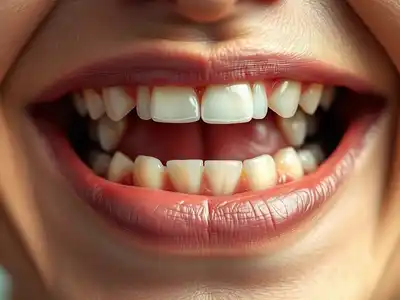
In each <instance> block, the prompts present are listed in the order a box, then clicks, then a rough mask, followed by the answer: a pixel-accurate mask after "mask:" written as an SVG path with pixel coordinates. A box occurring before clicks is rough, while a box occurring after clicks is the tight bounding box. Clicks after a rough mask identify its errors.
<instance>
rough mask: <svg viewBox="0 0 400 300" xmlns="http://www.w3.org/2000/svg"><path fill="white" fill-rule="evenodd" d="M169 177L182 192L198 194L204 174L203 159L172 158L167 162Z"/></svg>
mask: <svg viewBox="0 0 400 300" xmlns="http://www.w3.org/2000/svg"><path fill="white" fill-rule="evenodd" d="M167 171H168V174H169V179H170V180H171V183H172V185H173V186H174V188H175V189H176V190H177V191H178V192H180V193H187V194H198V193H199V192H200V187H201V180H202V176H203V161H202V160H170V161H168V162H167Z"/></svg>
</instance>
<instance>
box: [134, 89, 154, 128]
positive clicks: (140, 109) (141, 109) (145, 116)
mask: <svg viewBox="0 0 400 300" xmlns="http://www.w3.org/2000/svg"><path fill="white" fill-rule="evenodd" d="M136 101H137V107H136V111H137V114H138V116H139V118H140V119H142V120H146V121H148V120H151V111H150V106H151V94H150V88H148V87H147V86H139V87H138V89H137V97H136Z"/></svg>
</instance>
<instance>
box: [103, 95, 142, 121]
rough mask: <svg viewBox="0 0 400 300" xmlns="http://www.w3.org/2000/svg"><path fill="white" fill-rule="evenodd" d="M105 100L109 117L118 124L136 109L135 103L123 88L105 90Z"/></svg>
mask: <svg viewBox="0 0 400 300" xmlns="http://www.w3.org/2000/svg"><path fill="white" fill-rule="evenodd" d="M103 100H104V106H105V109H106V113H107V115H108V117H109V118H110V119H111V120H113V121H115V122H117V121H119V120H121V119H122V118H123V117H125V116H126V115H127V114H129V113H130V111H131V110H132V109H133V108H134V107H135V101H134V99H132V98H131V97H130V96H129V95H128V94H127V93H126V92H125V90H124V89H123V88H122V87H110V88H105V89H103Z"/></svg>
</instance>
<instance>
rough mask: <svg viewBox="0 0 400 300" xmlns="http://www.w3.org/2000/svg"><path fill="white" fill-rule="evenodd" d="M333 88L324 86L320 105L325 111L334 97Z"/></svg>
mask: <svg viewBox="0 0 400 300" xmlns="http://www.w3.org/2000/svg"><path fill="white" fill-rule="evenodd" d="M335 92H336V90H335V88H334V87H325V89H324V91H323V93H322V96H321V102H320V105H321V107H322V109H323V110H325V111H327V110H329V108H330V107H331V105H332V102H333V99H334V98H335Z"/></svg>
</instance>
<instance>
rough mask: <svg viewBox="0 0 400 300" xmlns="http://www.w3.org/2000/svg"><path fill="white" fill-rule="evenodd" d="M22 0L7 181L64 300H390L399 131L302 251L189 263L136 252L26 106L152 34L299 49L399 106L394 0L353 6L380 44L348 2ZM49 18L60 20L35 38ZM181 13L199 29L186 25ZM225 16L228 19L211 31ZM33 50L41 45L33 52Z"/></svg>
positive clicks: (30, 249) (14, 208)
mask: <svg viewBox="0 0 400 300" xmlns="http://www.w3.org/2000/svg"><path fill="white" fill-rule="evenodd" d="M11 2H13V3H12V5H11ZM20 2H21V5H22V4H24V5H25V6H24V8H22V9H20V10H18V13H14V14H13V11H15V7H16V6H15V5H14V4H15V0H12V1H5V4H4V0H3V1H2V4H0V25H2V23H5V25H6V26H0V28H10V30H7V32H5V33H1V32H0V39H1V40H0V44H2V45H4V47H0V80H1V81H2V84H1V96H2V98H3V99H2V104H3V106H2V114H1V118H0V136H2V137H3V138H2V141H1V143H2V144H1V147H0V155H1V157H3V159H4V165H3V166H2V170H0V184H1V188H2V194H3V195H4V197H3V206H4V210H5V211H6V214H7V216H8V217H9V223H10V224H12V227H13V233H15V236H18V239H19V240H20V241H21V244H22V245H23V248H24V249H25V251H26V253H27V255H28V256H29V259H30V261H32V262H33V266H34V268H35V269H36V270H38V273H39V275H40V278H41V279H42V280H43V282H44V285H45V286H46V289H47V290H48V291H49V293H50V295H51V296H54V297H55V298H57V299H91V298H95V297H100V298H102V299H221V298H223V299H281V298H282V299H360V300H361V299H369V298H370V296H371V294H373V293H377V299H385V298H382V294H381V290H380V289H379V287H380V285H381V284H382V283H381V282H380V279H381V278H382V276H383V275H384V274H385V271H386V270H387V264H388V263H389V262H390V261H391V260H390V259H391V257H392V254H393V252H394V251H395V249H396V243H397V240H398V239H397V238H398V234H399V232H400V224H399V221H398V218H397V212H398V211H399V209H400V207H399V205H400V204H399V203H400V201H397V200H398V199H400V198H399V197H400V195H399V194H398V187H397V184H396V182H397V181H398V180H397V176H399V175H400V174H397V172H396V170H398V169H400V168H397V167H396V166H400V161H399V160H397V159H398V156H397V153H396V150H394V151H393V152H394V153H393V159H392V160H390V159H389V152H390V150H392V149H396V148H394V147H395V146H396V145H392V144H391V143H390V141H392V140H393V137H394V136H396V133H395V132H394V131H392V130H391V126H390V124H387V125H385V126H384V128H383V129H382V132H380V135H379V138H378V142H375V143H374V145H373V146H371V147H369V148H368V149H367V150H366V153H365V154H364V156H363V158H362V160H361V162H359V165H358V167H357V168H356V170H355V171H354V173H353V174H352V175H351V178H349V180H348V182H347V183H346V185H345V186H344V188H342V189H341V190H340V191H339V192H338V193H337V194H338V195H336V196H335V200H334V202H335V203H336V205H334V206H329V207H327V208H326V209H325V210H324V211H323V213H322V216H321V217H319V218H318V219H317V220H313V221H312V222H308V224H307V226H304V227H305V229H304V230H300V233H296V232H295V233H293V235H292V236H291V237H290V243H279V242H278V243H277V244H278V246H277V247H275V248H274V249H272V250H271V249H269V248H268V249H266V250H265V253H264V255H262V256H261V257H257V258H246V259H240V258H236V259H234V260H226V259H213V260H207V259H201V260H190V259H180V258H175V259H171V258H168V257H163V256H157V257H154V256H152V255H148V254H144V253H142V252H140V251H139V250H137V249H134V248H132V247H130V246H127V245H126V244H125V243H124V242H123V241H122V240H123V239H121V238H120V237H119V236H117V235H116V234H115V232H113V231H111V230H110V229H109V228H108V227H107V225H105V224H104V223H103V222H102V221H101V219H100V218H99V217H98V216H97V215H96V214H95V213H93V212H92V210H91V209H90V208H88V207H87V206H86V205H85V204H84V203H83V201H82V199H79V198H78V197H77V196H75V194H74V192H73V191H72V190H71V188H70V186H69V185H68V184H67V183H66V182H65V180H64V179H63V178H62V177H61V176H60V175H59V174H58V172H57V171H55V170H54V167H53V166H52V165H51V164H50V162H49V160H48V158H47V157H46V153H45V152H44V150H43V146H42V145H41V144H40V143H39V139H38V138H37V134H36V132H35V131H34V130H33V129H32V127H31V126H29V123H28V120H27V119H26V116H25V114H24V113H23V107H24V106H25V105H26V103H27V102H29V101H30V100H32V99H31V98H32V97H34V96H35V95H37V94H38V93H40V91H41V90H42V89H43V88H44V87H45V86H46V85H47V84H49V83H51V82H52V81H54V80H55V78H57V76H62V75H63V74H66V73H67V72H69V71H70V70H72V69H74V68H76V67H78V66H80V65H82V64H85V63H88V62H90V61H91V60H96V59H98V58H102V57H106V56H107V55H110V54H113V53H117V52H118V51H125V50H127V49H129V47H131V46H134V45H135V41H138V40H140V39H156V38H158V39H167V40H170V41H171V40H172V41H175V40H178V41H181V42H182V41H188V42H190V43H189V44H187V43H186V44H185V46H186V47H191V48H192V49H193V50H194V51H196V50H198V51H206V50H205V49H207V47H209V44H210V42H211V41H214V40H215V39H216V40H217V41H220V42H219V43H216V44H215V47H223V46H222V41H228V40H229V41H238V40H239V39H241V40H242V41H243V40H244V41H245V42H246V43H247V44H250V45H251V46H254V47H255V46H260V45H261V47H263V48H267V49H268V50H271V51H285V50H287V49H291V51H293V52H294V53H296V54H298V55H305V56H310V57H312V58H316V59H320V60H322V61H328V62H330V63H332V64H333V65H335V67H338V68H344V69H345V70H346V71H348V72H351V73H353V74H356V75H358V76H360V77H362V78H365V79H366V80H368V81H371V82H373V83H374V85H375V86H376V87H377V88H378V89H379V90H381V91H382V92H383V93H384V94H385V96H387V97H388V98H390V101H391V103H392V104H395V103H396V102H397V101H399V97H398V91H397V85H398V78H397V74H396V70H395V68H394V67H393V65H392V62H394V64H395V65H396V66H397V67H398V68H399V67H400V55H399V54H398V53H400V45H399V44H396V43H394V40H395V39H394V38H393V36H395V32H396V28H398V29H399V28H400V21H397V20H398V18H396V15H398V14H399V13H400V8H399V7H398V6H396V4H395V1H387V0H386V1H374V0H351V1H349V4H350V6H351V7H352V8H353V9H354V10H355V12H357V13H358V14H359V16H360V17H361V19H362V20H363V21H364V22H365V24H366V25H367V26H368V27H369V28H370V29H371V31H372V33H373V34H374V35H375V38H374V37H373V36H372V35H371V33H370V32H369V31H368V30H367V29H366V27H365V26H364V24H363V23H362V22H361V20H360V19H358V17H357V15H356V13H355V12H353V11H352V10H351V7H350V6H347V5H345V4H344V3H343V2H339V1H329V0H326V1H305V0H304V1H288V2H282V4H279V3H278V4H271V3H269V2H267V1H260V2H257V1H255V2H248V1H243V3H241V2H239V3H235V2H233V1H228V0H226V1H223V0H220V1H216V2H219V4H218V5H220V6H214V7H213V6H212V3H211V1H210V3H208V2H207V3H206V2H203V3H205V4H204V10H201V9H200V8H198V7H197V8H196V10H193V7H191V6H190V5H189V4H188V3H189V0H185V1H181V2H179V1H178V2H177V4H176V6H172V4H170V3H164V2H162V1H160V2H154V3H150V4H149V5H148V6H145V5H143V4H136V3H135V2H134V1H132V2H129V1H125V2H124V1H121V2H120V1H107V0H79V1H58V3H54V2H52V1H39V0H36V1H30V2H28V1H20ZM277 2H279V1H277ZM53 5H56V7H55V8H54V10H53V11H51V9H52V8H53ZM207 5H208V6H207ZM372 7H373V8H374V9H371V8H372ZM200 10H201V13H199V11H200ZM194 11H196V13H195V12H194ZM371 11H372V13H371ZM2 13H4V15H1V14H2ZM47 13H49V16H48V20H47V21H46V22H45V23H43V24H42V26H41V27H40V28H38V30H37V32H36V34H35V35H33V31H34V30H35V28H36V27H37V26H38V25H39V22H40V20H41V19H42V18H43V17H44V16H45V15H46V14H47ZM182 16H184V17H186V18H189V19H191V20H192V21H193V22H188V23H185V25H179V24H180V23H178V25H176V23H175V22H177V21H176V20H181V17H182ZM228 16H229V17H230V18H229V19H225V18H224V17H228ZM388 16H393V17H391V18H388ZM218 19H220V20H222V21H221V23H220V25H218V26H205V24H208V22H210V21H212V20H218ZM148 20H151V22H149V21H148ZM227 20H230V21H229V22H228V21H227ZM397 22H398V23H397ZM210 28H211V29H210ZM0 30H1V29H0ZM11 32H12V34H11ZM391 34H393V35H391ZM29 37H32V39H30V40H29V41H28V39H29ZM337 37H340V38H337ZM378 41H379V42H380V43H381V44H382V45H383V47H382V46H380V44H379V43H378ZM205 42H208V43H205ZM25 43H27V45H28V47H26V48H25V49H24V50H23V51H22V52H20V50H21V49H22V46H23V45H24V44H25ZM214 43H215V42H214ZM239 44H240V43H239ZM177 45H178V46H179V44H177ZM229 45H231V46H232V45H234V43H232V44H229ZM232 47H234V46H232ZM384 50H386V51H387V54H386V53H385V51H384ZM390 60H391V61H392V62H391V61H390ZM3 79H4V80H3ZM392 117H394V114H393V116H392ZM393 161H394V168H393V171H394V174H393V175H391V173H390V171H391V170H389V165H390V164H392V162H393ZM367 162H368V163H367ZM371 170H373V171H371ZM38 174H40V176H38ZM388 178H390V179H391V180H389V179H388ZM388 182H390V183H389V184H388ZM10 227H11V226H8V227H6V229H5V230H7V233H8V234H9V232H10V230H11V229H10ZM5 241H6V242H7V247H5V248H7V249H5V250H4V252H5V253H11V252H13V251H15V250H14V249H15V248H14V246H13V244H10V246H8V245H9V244H8V243H11V241H12V240H10V241H9V240H5ZM4 244H5V243H2V244H1V245H4ZM1 250H3V249H1ZM21 256H22V253H21ZM6 257H7V258H8V259H10V260H11V256H6ZM8 264H9V265H10V266H11V267H12V265H13V264H12V263H8ZM27 266H30V264H27ZM16 275H18V272H17V273H16ZM383 278H385V277H383ZM389 280H390V278H389V279H386V278H385V282H384V283H387V282H388V281H389ZM390 288H391V287H390V286H389V287H388V289H389V290H390ZM37 292H38V293H39V292H41V291H40V289H38V290H37ZM384 295H385V296H384V297H386V296H387V294H386V293H385V294H384ZM39 297H40V299H43V296H42V295H40V296H38V299H39Z"/></svg>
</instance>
